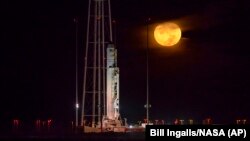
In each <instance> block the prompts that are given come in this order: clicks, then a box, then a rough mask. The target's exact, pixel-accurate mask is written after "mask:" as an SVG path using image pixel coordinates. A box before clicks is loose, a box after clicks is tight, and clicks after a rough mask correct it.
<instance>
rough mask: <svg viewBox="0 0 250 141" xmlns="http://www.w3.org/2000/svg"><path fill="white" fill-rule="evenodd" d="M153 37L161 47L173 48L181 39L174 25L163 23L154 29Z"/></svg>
mask: <svg viewBox="0 0 250 141" xmlns="http://www.w3.org/2000/svg"><path fill="white" fill-rule="evenodd" d="M154 37H155V40H156V41H157V43H159V44H160V45H162V46H173V45H175V44H177V43H178V42H179V40H180V39H181V29H180V27H179V26H178V25H177V24H175V23H163V24H160V25H158V26H157V27H156V28H155V30H154Z"/></svg>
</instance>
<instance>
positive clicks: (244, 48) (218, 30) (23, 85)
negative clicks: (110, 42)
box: [0, 0, 250, 125]
mask: <svg viewBox="0 0 250 141" xmlns="http://www.w3.org/2000/svg"><path fill="white" fill-rule="evenodd" d="M111 4H112V17H113V19H114V20H115V21H116V22H115V24H114V26H113V29H114V38H115V43H116V47H117V49H118V66H119V68H120V110H121V116H122V118H127V119H128V122H137V121H138V120H143V119H144V118H145V116H146V110H145V108H144V104H145V102H146V42H147V40H146V39H147V38H146V25H147V24H146V19H147V17H150V18H151V21H150V23H149V34H150V35H149V36H150V39H149V42H148V43H149V95H150V103H151V105H152V108H151V109H150V118H152V119H164V120H167V121H169V122H172V121H173V120H174V119H175V118H180V119H185V120H187V119H189V118H193V119H194V120H196V121H197V122H201V120H202V119H204V118H207V117H211V118H212V119H213V120H214V122H215V123H226V124H227V123H234V122H235V119H238V118H246V119H248V120H250V112H249V107H250V102H249V100H250V87H249V84H250V73H249V72H250V55H249V53H250V48H249V31H250V27H249V24H250V22H249V21H250V16H249V13H250V3H249V2H248V1H247V0H210V1H209V2H208V1H207V2H204V1H201V0H188V1H187V0H147V1H145V0H113V1H111ZM0 5H1V9H2V10H3V12H2V14H3V17H2V18H1V22H2V23H3V25H2V26H1V34H3V36H2V40H1V53H2V54H3V55H1V56H2V57H3V59H1V60H2V61H1V62H3V63H1V72H2V73H1V81H2V83H1V90H0V91H1V96H0V100H1V106H0V119H1V120H2V121H3V120H10V119H13V118H19V119H22V120H25V121H32V120H35V119H38V118H39V119H48V118H53V119H54V120H55V121H58V122H63V123H70V121H71V120H74V110H75V109H74V108H75V107H74V102H75V101H74V100H75V23H74V21H73V19H74V18H75V17H78V18H79V30H78V33H79V34H78V41H79V42H78V44H79V47H78V51H79V52H78V55H79V58H78V65H79V91H80V92H82V79H83V76H82V75H83V54H84V48H85V36H86V23H87V0H68V1H46V0H40V1H1V4H0ZM166 21H173V22H176V23H177V24H179V26H180V27H181V28H182V30H183V32H182V39H181V40H180V42H179V43H178V44H177V45H176V46H174V47H171V48H164V47H161V46H160V45H158V44H156V43H155V41H154V39H153V38H152V37H151V35H152V31H153V28H154V26H155V25H156V24H157V23H159V22H166ZM0 125H1V124H0Z"/></svg>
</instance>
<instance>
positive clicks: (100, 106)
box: [76, 0, 127, 132]
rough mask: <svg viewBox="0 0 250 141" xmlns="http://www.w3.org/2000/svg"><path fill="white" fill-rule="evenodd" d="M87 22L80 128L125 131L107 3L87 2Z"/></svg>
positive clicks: (125, 125) (87, 130)
mask: <svg viewBox="0 0 250 141" xmlns="http://www.w3.org/2000/svg"><path fill="white" fill-rule="evenodd" d="M87 21H88V23H87V35H86V48H85V56H84V73H83V75H84V76H83V93H82V106H81V110H82V112H81V125H80V126H81V127H83V128H84V132H105V131H107V132H109V131H112V132H125V130H126V128H127V124H126V121H124V122H123V121H122V118H121V115H120V111H119V106H120V105H119V95H120V93H119V86H120V85H119V67H118V65H117V49H116V47H115V44H113V34H112V32H113V31H112V19H111V4H110V0H89V5H88V19H87ZM76 104H78V102H77V103H76ZM76 115H78V114H76ZM76 119H77V118H76ZM76 123H77V122H76ZM76 126H79V125H76Z"/></svg>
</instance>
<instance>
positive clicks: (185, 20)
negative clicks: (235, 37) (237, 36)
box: [174, 0, 239, 31]
mask: <svg viewBox="0 0 250 141" xmlns="http://www.w3.org/2000/svg"><path fill="white" fill-rule="evenodd" d="M238 5H239V2H237V1H233V0H228V1H223V3H222V2H216V3H215V2H214V3H211V4H209V5H207V6H206V7H205V8H204V9H203V10H202V11H201V12H200V13H198V14H194V15H189V16H185V17H181V18H179V19H177V20H174V22H176V23H178V24H179V25H180V26H181V29H182V30H183V31H188V30H194V29H207V28H211V27H214V26H218V25H221V24H224V23H227V22H231V21H232V20H233V18H234V16H235V15H234V13H235V11H236V10H237V8H239V6H238Z"/></svg>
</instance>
